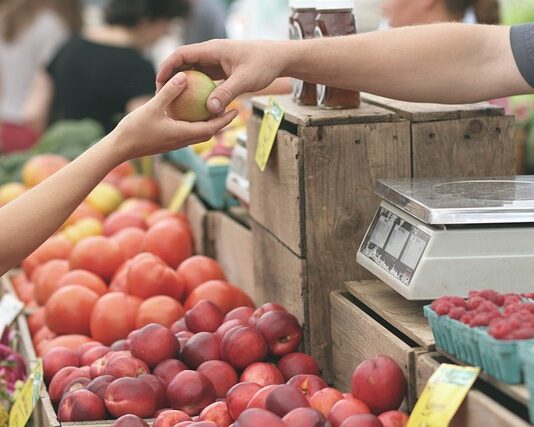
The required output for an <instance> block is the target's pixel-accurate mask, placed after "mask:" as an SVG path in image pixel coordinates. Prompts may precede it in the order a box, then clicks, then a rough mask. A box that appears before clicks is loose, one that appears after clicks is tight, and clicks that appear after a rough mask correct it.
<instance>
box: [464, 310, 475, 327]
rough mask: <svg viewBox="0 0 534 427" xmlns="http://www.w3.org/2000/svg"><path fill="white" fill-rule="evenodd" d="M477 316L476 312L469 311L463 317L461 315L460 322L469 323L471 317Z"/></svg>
mask: <svg viewBox="0 0 534 427" xmlns="http://www.w3.org/2000/svg"><path fill="white" fill-rule="evenodd" d="M473 317H475V313H472V312H467V313H465V314H464V315H463V316H462V317H460V322H462V323H465V324H466V325H469V322H471V319H472V318H473Z"/></svg>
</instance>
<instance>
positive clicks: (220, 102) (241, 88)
mask: <svg viewBox="0 0 534 427" xmlns="http://www.w3.org/2000/svg"><path fill="white" fill-rule="evenodd" d="M246 85H247V79H246V77H245V76H243V75H240V73H234V74H232V75H231V76H230V77H228V79H227V80H225V81H224V82H223V83H221V84H220V85H219V86H217V87H216V88H215V89H214V90H213V92H212V93H211V95H210V96H209V98H208V104H207V105H208V110H210V111H211V112H212V113H213V114H219V113H221V112H222V111H224V110H225V109H226V107H227V106H228V104H230V102H232V101H233V100H234V99H235V98H237V97H238V96H239V95H241V94H243V93H245V92H247V90H246Z"/></svg>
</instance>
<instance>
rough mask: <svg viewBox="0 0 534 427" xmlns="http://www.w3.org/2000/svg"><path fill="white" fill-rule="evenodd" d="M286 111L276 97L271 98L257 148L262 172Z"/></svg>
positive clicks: (262, 123)
mask: <svg viewBox="0 0 534 427" xmlns="http://www.w3.org/2000/svg"><path fill="white" fill-rule="evenodd" d="M284 113H285V111H284V109H283V108H282V106H281V105H280V104H279V103H278V102H276V100H275V99H274V98H271V99H270V100H269V107H267V109H266V110H265V114H264V116H263V120H262V122H261V127H260V134H259V137H258V147H257V148H256V163H257V164H258V166H259V168H260V169H261V171H262V172H263V171H264V170H265V167H266V166H267V162H268V161H269V156H270V155H271V150H272V149H273V145H274V141H275V139H276V134H277V133H278V129H279V128H280V123H282V119H283V118H284Z"/></svg>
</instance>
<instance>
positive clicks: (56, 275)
mask: <svg viewBox="0 0 534 427" xmlns="http://www.w3.org/2000/svg"><path fill="white" fill-rule="evenodd" d="M67 271H69V262H68V261H67V260H64V259H54V260H52V261H48V262H46V263H44V264H43V265H41V266H40V267H39V268H38V269H37V270H36V271H35V272H34V277H35V279H34V280H35V281H34V283H35V289H34V294H35V299H36V300H37V303H38V304H39V305H44V304H45V303H46V301H47V300H48V298H50V295H52V294H53V293H54V292H55V291H56V290H57V289H58V283H59V279H60V278H61V277H62V276H63V275H64V274H65V273H67Z"/></svg>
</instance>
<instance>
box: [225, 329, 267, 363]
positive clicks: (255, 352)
mask: <svg viewBox="0 0 534 427" xmlns="http://www.w3.org/2000/svg"><path fill="white" fill-rule="evenodd" d="M267 351H268V347H267V343H266V341H265V339H264V338H263V336H262V335H261V334H260V333H259V332H258V331H256V330H255V329H254V328H251V327H248V326H243V327H239V328H235V329H232V330H231V331H229V332H227V333H226V334H225V335H224V338H223V339H222V341H221V358H222V359H223V360H226V361H227V362H228V363H230V364H231V365H232V366H233V367H234V368H236V369H244V368H246V367H247V366H248V365H250V364H251V363H254V362H261V361H263V360H265V358H266V357H267Z"/></svg>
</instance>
